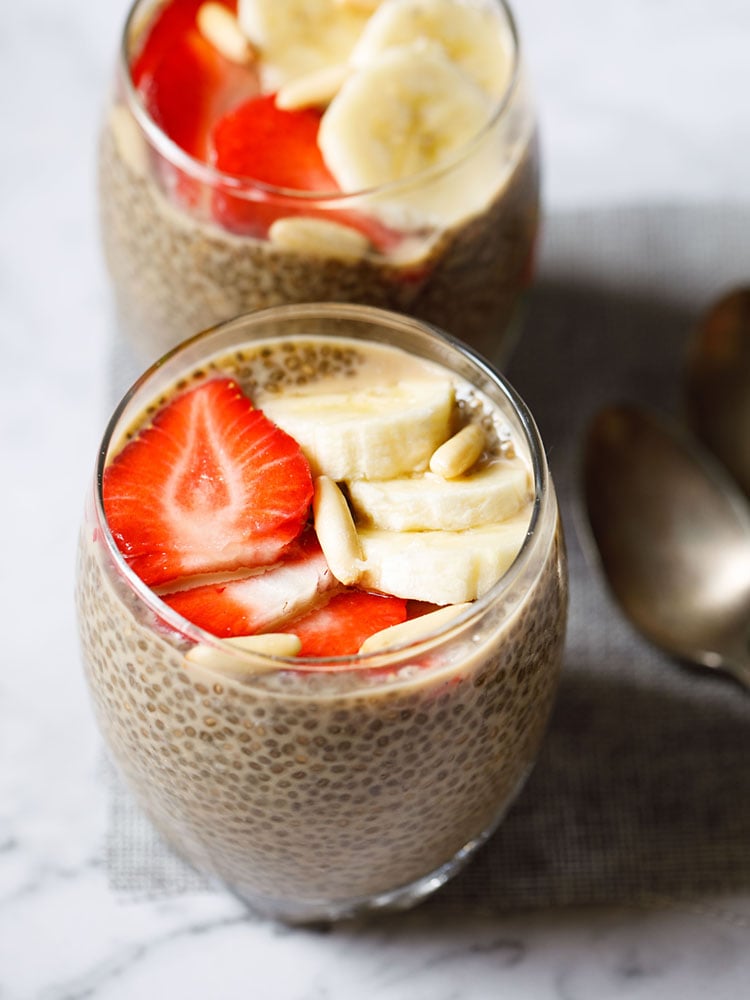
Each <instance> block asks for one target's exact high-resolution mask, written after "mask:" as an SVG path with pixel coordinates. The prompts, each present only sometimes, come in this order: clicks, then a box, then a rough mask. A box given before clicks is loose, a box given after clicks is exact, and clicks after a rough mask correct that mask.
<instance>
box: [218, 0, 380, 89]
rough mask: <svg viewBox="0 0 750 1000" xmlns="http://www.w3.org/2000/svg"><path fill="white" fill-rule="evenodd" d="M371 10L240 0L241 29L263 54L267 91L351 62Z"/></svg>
mask: <svg viewBox="0 0 750 1000" xmlns="http://www.w3.org/2000/svg"><path fill="white" fill-rule="evenodd" d="M368 16H369V11H367V10H362V9H360V8H359V7H357V6H356V5H348V4H340V3H337V2H336V0H239V4H238V7H237V19H238V21H239V25H240V28H241V29H242V31H243V33H244V34H245V35H246V37H247V38H248V40H249V41H250V43H251V44H252V45H253V47H254V48H255V49H256V50H257V52H258V53H259V55H260V61H259V71H260V77H261V85H262V88H263V90H265V91H272V90H277V89H278V88H279V87H280V86H282V85H283V84H284V83H286V82H287V81H288V80H293V79H295V78H297V77H301V76H305V75H306V74H308V73H313V72H317V71H318V70H320V69H323V68H324V67H328V66H335V65H338V64H340V63H345V62H347V61H348V59H349V56H350V54H351V52H352V49H353V48H354V45H355V43H356V41H357V39H358V38H359V36H360V33H361V32H362V29H363V27H364V25H365V23H366V21H367V18H368Z"/></svg>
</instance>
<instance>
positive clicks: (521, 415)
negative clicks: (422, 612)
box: [94, 302, 554, 682]
mask: <svg viewBox="0 0 750 1000" xmlns="http://www.w3.org/2000/svg"><path fill="white" fill-rule="evenodd" d="M323 318H332V319H336V320H349V321H353V322H355V323H356V322H362V323H364V322H367V323H369V324H381V325H386V326H390V327H391V328H393V329H396V328H398V327H401V328H403V327H408V328H410V329H411V330H412V331H415V332H418V333H420V334H421V335H427V337H428V338H431V339H437V341H438V342H441V343H442V344H443V345H447V346H448V347H449V349H451V350H453V351H457V352H458V353H459V354H461V355H462V356H464V357H465V358H466V359H468V361H469V362H470V363H471V364H472V365H473V366H475V368H477V369H478V370H479V372H481V373H482V375H483V376H484V377H485V378H487V379H489V381H490V382H491V383H492V384H493V385H494V387H495V388H497V389H499V390H500V392H501V394H502V396H503V397H504V399H505V401H506V402H507V403H508V405H509V406H510V408H511V411H512V413H513V415H514V416H515V417H516V419H517V421H518V423H519V425H520V428H521V430H522V432H523V435H524V440H525V444H526V447H527V448H528V454H529V461H530V465H531V473H532V479H533V483H534V500H533V503H532V510H531V516H530V519H529V526H528V528H527V531H526V536H525V538H524V542H523V544H522V546H521V549H520V550H519V552H518V554H517V555H516V557H515V559H514V560H513V562H512V563H511V565H510V566H509V567H508V569H507V570H506V571H505V572H504V573H503V574H502V575H501V576H500V578H499V579H498V580H497V581H496V582H495V583H494V584H493V585H492V587H490V588H489V590H487V591H486V592H485V593H484V594H482V595H481V596H480V597H478V598H476V599H475V600H474V601H472V602H471V603H470V604H469V607H467V608H465V609H464V610H463V611H462V612H460V613H459V614H457V615H456V617H455V618H452V619H451V620H450V621H449V622H448V623H447V624H445V625H443V626H438V627H437V628H435V629H433V630H432V631H430V632H425V633H422V634H421V635H419V636H418V637H417V638H415V639H410V640H406V641H403V642H401V643H398V644H394V645H392V646H389V647H387V648H386V649H382V650H378V651H373V652H367V653H355V654H349V655H346V656H328V657H312V656H311V657H301V656H277V655H271V654H267V653H257V652H252V653H250V652H247V651H245V650H242V649H239V648H237V647H232V646H229V645H227V643H226V641H225V640H224V639H222V638H220V637H218V636H216V635H214V634H213V633H212V632H208V631H206V630H205V629H203V628H201V627H200V626H198V625H195V624H194V623H193V622H191V621H189V620H188V619H187V618H184V617H183V616H182V615H181V614H179V613H178V612H177V611H174V610H173V609H172V608H171V607H170V606H169V605H168V604H166V602H164V601H163V600H162V599H161V597H160V596H159V595H158V594H157V593H156V592H155V591H154V590H152V588H151V587H149V586H148V585H147V584H145V583H144V582H143V580H141V578H140V577H139V576H138V575H137V574H136V573H135V571H134V570H133V569H132V568H131V567H130V566H129V565H128V563H127V561H126V559H125V557H124V555H123V553H122V552H121V551H120V549H119V548H118V546H117V543H116V542H115V539H114V536H113V535H112V532H111V530H110V528H109V524H108V522H107V518H106V515H105V512H104V501H103V478H104V470H105V468H106V466H107V458H108V455H109V451H110V449H111V447H112V445H113V444H114V443H116V442H117V436H118V435H122V432H123V429H124V428H123V427H121V426H120V422H121V419H122V417H123V415H124V414H125V412H126V410H127V408H128V406H129V405H130V403H131V401H132V400H133V398H134V397H135V396H136V394H137V393H138V392H140V391H141V390H143V389H144V388H145V387H146V386H147V385H148V384H149V383H150V382H151V380H152V379H153V378H154V376H156V375H157V374H158V373H159V372H160V371H161V369H162V368H164V366H165V365H166V364H167V363H168V362H170V361H172V360H173V359H178V358H179V357H180V356H181V355H183V354H186V353H188V352H189V350H190V349H192V348H194V347H195V346H196V345H198V344H200V343H202V342H203V341H209V340H210V339H211V338H212V337H217V336H218V335H219V334H221V333H222V332H228V331H231V329H232V328H233V327H237V328H238V329H241V330H247V329H248V328H252V327H253V326H255V327H262V326H263V325H264V324H266V323H268V322H270V321H283V320H287V319H318V320H320V319H323ZM276 336H277V335H273V337H274V338H275V337H276ZM296 336H301V335H300V334H297V335H296ZM315 336H321V337H334V338H335V337H336V336H337V334H335V333H322V334H316V335H315ZM338 336H339V337H341V338H342V339H343V338H344V337H345V336H346V334H339V335H338ZM351 337H352V339H364V338H357V337H356V335H354V334H352V335H351ZM264 339H266V338H264V337H263V336H257V337H255V338H253V337H250V336H249V337H248V343H252V342H258V343H259V342H261V341H262V340H264ZM267 339H271V337H268V338H267ZM391 346H393V345H391ZM401 349H402V350H406V348H401ZM230 350H231V348H230V347H229V346H228V345H227V349H226V350H225V351H219V350H217V351H213V352H212V351H208V352H207V353H206V354H205V355H204V356H203V359H202V361H201V362H200V363H199V364H197V365H196V367H205V361H206V360H208V359H212V358H215V357H219V356H221V355H222V354H225V353H230ZM421 356H422V357H425V356H424V355H421ZM426 360H433V359H431V358H426ZM433 363H437V364H440V362H433ZM461 377H462V378H464V379H466V376H465V375H463V376H461ZM175 381H176V379H175ZM467 381H468V380H467ZM553 491H554V488H553V486H552V482H551V479H550V475H549V468H548V464H547V458H546V453H545V450H544V445H543V442H542V439H541V435H540V433H539V429H538V427H537V425H536V422H535V420H534V418H533V416H532V414H531V411H530V410H529V408H528V406H527V405H526V403H525V402H524V401H523V399H522V398H521V396H520V395H519V394H518V392H517V391H516V390H515V389H514V388H513V386H511V384H510V383H509V382H508V380H507V379H506V378H505V376H504V375H502V373H501V372H499V371H498V370H497V369H496V368H495V367H494V366H493V365H492V364H491V363H490V362H489V361H488V360H487V359H486V358H484V357H483V356H482V355H481V354H479V353H478V352H477V351H475V350H474V349H473V348H472V347H470V346H469V345H467V344H465V343H464V342H463V341H461V340H459V339H458V338H457V337H453V336H452V335H451V334H448V333H446V332H445V331H443V330H441V329H440V328H438V327H436V326H434V325H433V324H430V323H427V322H424V321H422V320H417V319H414V318H413V317H410V316H406V315H402V314H400V313H395V312H392V311H390V310H387V309H381V308H379V307H375V306H363V305H356V304H350V303H338V302H319V303H302V304H296V303H295V304H287V305H280V306H270V307H267V308H265V309H259V310H255V311H252V312H247V313H241V314H240V315H238V316H235V317H233V318H232V319H229V320H225V321H223V322H221V323H217V324H214V325H213V326H210V327H207V328H206V329H205V330H201V331H200V332H198V333H196V334H194V335H192V336H190V337H188V338H187V339H186V340H184V341H182V342H181V343H180V344H178V345H177V346H175V347H173V348H172V349H171V350H170V351H168V352H167V353H166V354H164V355H163V356H162V357H161V358H159V359H158V360H156V361H154V362H153V363H152V364H151V365H150V366H149V367H148V368H146V370H145V371H144V372H143V373H142V374H141V375H140V376H139V377H138V378H137V379H136V380H135V381H134V382H133V383H132V384H131V386H130V388H129V389H128V390H127V391H126V392H125V393H124V395H123V396H122V398H121V399H120V402H119V403H118V404H117V406H116V407H115V409H114V411H113V413H112V416H111V417H110V419H109V421H108V423H107V426H106V428H105V431H104V435H103V437H102V439H101V443H100V445H99V450H98V453H97V460H96V469H95V477H94V509H95V516H96V520H97V527H98V529H99V530H100V531H101V537H102V539H103V540H104V542H105V544H106V548H107V554H108V556H109V558H110V559H111V561H112V563H113V565H114V566H115V568H116V570H117V572H118V574H119V576H120V578H121V579H122V580H123V581H124V583H126V584H127V586H128V588H129V590H130V592H131V593H133V595H134V596H135V597H136V598H137V600H138V601H139V602H140V604H141V605H143V606H144V607H146V608H147V609H148V611H149V612H150V613H151V614H152V615H154V617H155V618H156V619H157V620H159V621H160V622H163V623H164V624H165V625H167V626H168V627H169V628H170V629H171V630H172V631H174V632H175V633H176V634H178V635H180V636H182V637H184V638H185V639H186V640H189V641H190V642H192V643H194V644H196V645H198V644H200V645H203V646H208V647H211V648H213V649H216V650H220V651H221V652H222V653H223V654H228V655H230V656H232V657H234V658H236V661H237V665H238V679H239V678H242V681H243V682H245V681H250V680H252V679H254V678H255V677H258V676H262V675H263V674H271V673H281V672H295V673H298V674H316V673H323V672H325V673H329V674H330V673H334V672H337V673H342V672H350V673H352V674H357V673H359V672H362V671H364V670H374V671H380V670H382V671H384V672H394V671H397V670H398V669H400V668H402V667H404V666H408V663H406V662H404V663H400V662H399V661H400V660H402V659H403V658H404V657H406V656H408V657H412V656H414V655H416V654H418V653H421V652H423V651H425V652H426V651H428V650H430V649H432V648H434V647H435V646H439V645H441V644H442V643H444V642H446V641H449V640H450V639H451V638H452V637H454V636H457V635H458V634H460V633H463V632H464V631H465V630H467V629H469V628H470V627H471V626H472V624H473V623H474V622H478V621H480V620H481V619H482V617H483V616H484V614H485V613H486V612H487V611H488V610H489V608H490V607H491V606H493V605H494V604H495V603H496V602H498V601H499V600H500V599H502V596H503V595H504V594H505V593H507V592H509V591H512V589H513V587H514V585H515V583H516V581H517V580H518V578H519V577H521V576H522V575H523V573H524V571H525V570H526V568H527V567H528V566H529V563H530V562H531V560H532V558H533V557H534V555H535V554H536V552H537V550H538V548H539V545H540V544H542V543H543V541H544V532H543V530H542V529H543V527H544V525H545V524H546V523H548V520H547V518H548V511H549V507H550V503H551V502H552V500H551V494H553ZM550 537H551V536H550ZM540 539H541V541H540ZM243 663H246V664H247V665H248V669H247V670H246V671H245V672H244V673H243V672H242V671H241V670H239V667H240V666H241V665H242V664H243ZM259 663H260V664H263V667H262V669H261V670H259V669H258V664H259ZM204 669H210V668H204ZM426 669H427V670H429V668H426ZM438 669H440V668H438ZM215 672H216V673H217V674H219V673H221V671H220V670H219V669H218V668H217V669H216V671H215Z"/></svg>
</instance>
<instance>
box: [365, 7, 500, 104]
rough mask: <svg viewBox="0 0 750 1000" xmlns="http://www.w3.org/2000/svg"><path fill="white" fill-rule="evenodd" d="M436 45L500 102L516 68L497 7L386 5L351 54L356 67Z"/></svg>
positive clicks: (379, 8)
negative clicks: (389, 53)
mask: <svg viewBox="0 0 750 1000" xmlns="http://www.w3.org/2000/svg"><path fill="white" fill-rule="evenodd" d="M425 40H427V41H432V42H435V43H437V44H438V45H439V46H440V47H441V48H442V49H443V51H444V52H445V54H446V55H447V56H448V58H449V59H450V60H451V62H453V63H455V65H456V66H457V67H458V68H459V69H460V70H461V71H462V72H464V73H465V74H466V75H467V76H468V77H469V78H470V79H471V80H473V81H474V83H476V84H477V85H478V86H479V87H481V88H482V90H484V91H485V92H486V93H487V94H489V95H491V96H493V97H495V98H500V97H502V95H503V93H504V92H505V89H506V88H507V86H508V83H509V82H510V78H511V73H512V69H513V62H512V58H511V53H512V51H513V41H512V38H511V36H510V31H509V28H508V25H507V22H506V19H505V18H504V17H502V15H501V14H500V12H499V9H498V5H497V4H495V3H481V2H479V3H477V2H469V3H467V2H466V0H383V2H382V3H380V4H378V7H377V10H375V11H374V12H373V14H372V17H370V18H369V20H368V21H367V23H366V25H365V27H364V30H363V31H362V34H361V35H360V37H359V39H358V41H357V44H356V45H355V47H354V50H353V51H352V54H351V62H352V63H353V65H354V66H365V65H366V64H367V63H369V62H372V60H373V59H377V57H378V56H379V55H380V54H381V53H382V52H385V51H386V50H387V49H392V48H394V47H396V46H400V45H412V44H414V43H415V42H421V41H425Z"/></svg>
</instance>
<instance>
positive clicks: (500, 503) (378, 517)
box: [349, 459, 531, 531]
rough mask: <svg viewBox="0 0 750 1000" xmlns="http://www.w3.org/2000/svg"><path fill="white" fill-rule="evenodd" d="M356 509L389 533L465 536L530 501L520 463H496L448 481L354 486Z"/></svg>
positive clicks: (413, 479)
mask: <svg viewBox="0 0 750 1000" xmlns="http://www.w3.org/2000/svg"><path fill="white" fill-rule="evenodd" d="M349 497H350V499H351V502H352V507H353V508H354V511H355V513H356V515H357V517H358V518H359V519H360V521H361V522H363V523H365V524H371V525H374V526H375V527H378V528H387V529H388V530H389V531H433V530H436V529H443V530H446V531H463V530H464V529H466V528H480V527H482V526H483V525H487V524H493V523H496V522H498V521H502V520H504V519H505V518H507V517H510V516H512V515H513V514H515V513H516V511H518V510H520V508H521V507H523V506H525V505H526V504H528V503H529V500H530V499H531V485H530V483H529V473H528V470H527V468H526V466H525V465H524V463H523V462H522V461H521V460H520V459H513V460H508V461H497V462H494V463H492V464H490V465H487V466H485V467H483V468H480V469H477V470H476V471H474V472H472V473H471V475H467V476H460V477H457V478H454V479H443V477H442V476H438V475H435V473H433V472H426V473H425V474H424V475H421V476H404V477H402V478H398V479H387V480H383V481H367V480H357V481H355V482H351V483H349Z"/></svg>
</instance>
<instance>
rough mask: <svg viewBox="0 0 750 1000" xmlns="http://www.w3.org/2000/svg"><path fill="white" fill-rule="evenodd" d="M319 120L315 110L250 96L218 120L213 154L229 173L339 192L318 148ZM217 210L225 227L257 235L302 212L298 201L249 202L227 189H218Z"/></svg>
mask: <svg viewBox="0 0 750 1000" xmlns="http://www.w3.org/2000/svg"><path fill="white" fill-rule="evenodd" d="M320 119H321V113H320V112H319V111H317V110H315V109H313V108H302V109H300V110H296V111H284V110H282V109H281V108H277V107H276V98H275V95H274V94H265V95H263V96H260V97H254V98H251V99H250V100H248V101H245V102H244V103H243V104H241V105H240V106H239V107H237V108H235V109H234V111H231V112H229V114H227V115H225V116H224V117H223V118H222V119H221V121H219V122H217V124H216V126H215V127H214V129H213V131H212V133H211V136H210V139H209V143H210V153H209V158H210V160H211V162H212V163H213V164H214V166H215V167H216V168H217V169H218V170H221V171H222V172H224V173H226V174H232V175H233V176H235V177H246V178H252V180H255V181H261V182H262V183H264V184H270V185H272V186H273V187H277V188H291V189H292V190H295V191H310V192H314V191H318V192H335V191H338V184H337V183H336V181H335V179H334V177H333V175H332V174H331V172H330V171H329V170H328V168H327V167H326V165H325V162H324V160H323V156H322V154H321V152H320V149H319V148H318V127H319V125H320ZM259 195H261V192H259ZM213 208H214V214H215V217H216V219H217V221H219V222H220V223H221V224H222V225H223V226H224V227H225V228H227V229H231V230H234V231H235V232H241V233H245V234H249V235H254V236H264V235H265V234H266V232H267V231H268V227H269V226H270V225H271V223H272V222H273V221H274V220H275V219H277V218H280V217H282V216H288V215H292V214H295V212H297V213H298V212H299V208H298V207H297V206H296V204H295V202H294V200H292V201H289V200H288V199H287V200H286V204H285V203H284V201H283V199H278V198H277V199H275V200H274V202H273V203H271V202H270V201H269V200H268V199H267V198H266V199H263V198H262V196H261V200H258V201H247V200H244V199H242V198H238V197H235V196H234V195H232V194H231V193H229V192H228V191H227V192H224V191H217V192H216V195H215V197H214V205H213ZM304 214H308V213H307V212H305V213H304ZM309 214H313V213H312V212H311V213H309Z"/></svg>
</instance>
